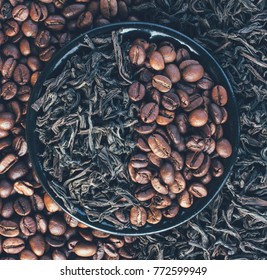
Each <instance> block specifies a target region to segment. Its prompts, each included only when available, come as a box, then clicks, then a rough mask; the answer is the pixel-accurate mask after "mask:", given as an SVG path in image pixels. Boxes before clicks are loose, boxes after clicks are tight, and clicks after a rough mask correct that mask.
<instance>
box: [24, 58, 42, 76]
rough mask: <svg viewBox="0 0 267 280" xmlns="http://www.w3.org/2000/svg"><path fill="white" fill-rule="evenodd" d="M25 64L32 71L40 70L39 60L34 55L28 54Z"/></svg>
mask: <svg viewBox="0 0 267 280" xmlns="http://www.w3.org/2000/svg"><path fill="white" fill-rule="evenodd" d="M27 65H28V67H29V68H30V70H31V71H33V72H35V71H38V70H40V68H41V67H42V64H41V62H40V60H39V59H38V58H37V57H36V56H29V57H28V58H27Z"/></svg>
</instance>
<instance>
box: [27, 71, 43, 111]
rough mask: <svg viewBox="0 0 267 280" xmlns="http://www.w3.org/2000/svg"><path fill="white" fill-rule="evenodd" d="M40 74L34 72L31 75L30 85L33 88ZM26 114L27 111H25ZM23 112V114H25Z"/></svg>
mask: <svg viewBox="0 0 267 280" xmlns="http://www.w3.org/2000/svg"><path fill="white" fill-rule="evenodd" d="M40 74H41V72H39V71H37V72H34V73H33V74H32V75H31V85H32V86H34V85H35V84H36V82H37V80H38V78H39V76H40ZM26 112H27V111H26ZM26 112H25V114H26Z"/></svg>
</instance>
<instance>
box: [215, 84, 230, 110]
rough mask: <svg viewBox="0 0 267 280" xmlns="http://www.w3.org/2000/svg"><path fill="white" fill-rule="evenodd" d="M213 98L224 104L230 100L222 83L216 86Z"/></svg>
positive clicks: (216, 101)
mask: <svg viewBox="0 0 267 280" xmlns="http://www.w3.org/2000/svg"><path fill="white" fill-rule="evenodd" d="M211 98H212V100H213V102H214V103H216V104H217V105H219V106H224V105H225V104H226V103H227V101H228V94H227V91H226V89H225V88H224V87H223V86H221V85H217V86H215V87H214V88H213V89H212V91H211Z"/></svg>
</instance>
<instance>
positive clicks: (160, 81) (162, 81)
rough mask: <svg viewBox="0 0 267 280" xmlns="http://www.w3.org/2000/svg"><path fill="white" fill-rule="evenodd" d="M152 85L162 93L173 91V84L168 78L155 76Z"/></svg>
mask: <svg viewBox="0 0 267 280" xmlns="http://www.w3.org/2000/svg"><path fill="white" fill-rule="evenodd" d="M152 85H153V87H155V88H156V89H157V90H159V91H160V92H167V91H169V90H170V89H171V87H172V82H171V80H170V79H169V78H167V77H166V76H163V75H155V76H154V77H153V79H152Z"/></svg>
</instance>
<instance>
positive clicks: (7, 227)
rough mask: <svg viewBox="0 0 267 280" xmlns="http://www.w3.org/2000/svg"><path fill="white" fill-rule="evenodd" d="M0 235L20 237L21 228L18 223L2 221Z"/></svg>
mask: <svg viewBox="0 0 267 280" xmlns="http://www.w3.org/2000/svg"><path fill="white" fill-rule="evenodd" d="M0 235H2V236H5V237H16V236H18V235H19V226H18V224H17V223H16V222H13V221H9V220H2V221H1V222H0Z"/></svg>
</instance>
